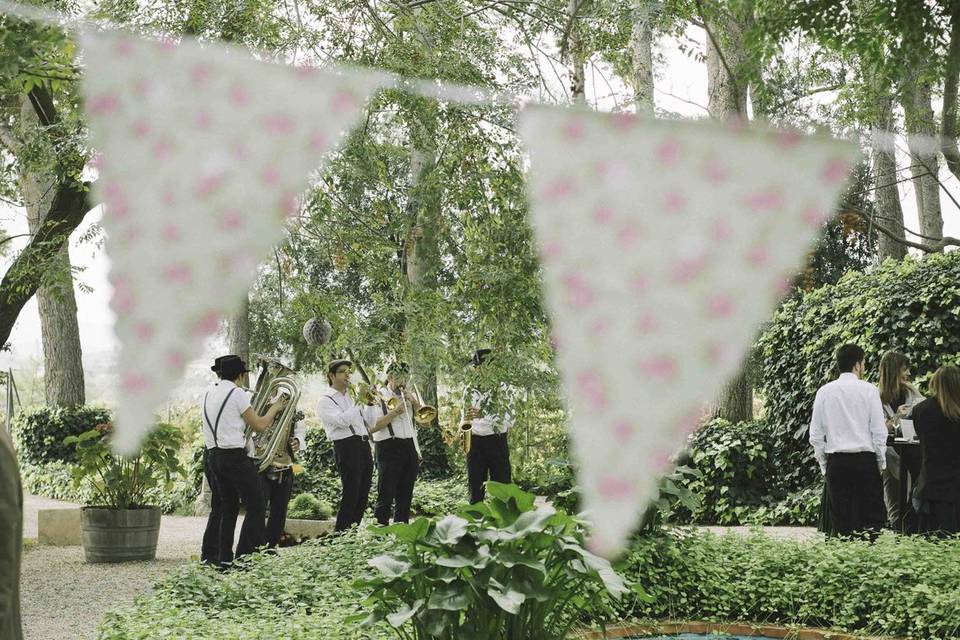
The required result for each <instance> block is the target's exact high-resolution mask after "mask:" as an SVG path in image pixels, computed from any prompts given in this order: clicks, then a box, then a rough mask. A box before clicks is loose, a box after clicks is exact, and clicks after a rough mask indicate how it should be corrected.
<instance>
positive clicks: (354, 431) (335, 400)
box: [326, 395, 357, 435]
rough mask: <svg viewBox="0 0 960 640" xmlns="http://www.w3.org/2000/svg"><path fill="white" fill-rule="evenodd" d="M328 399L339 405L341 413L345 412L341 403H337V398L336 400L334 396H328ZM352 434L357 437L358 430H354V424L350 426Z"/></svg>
mask: <svg viewBox="0 0 960 640" xmlns="http://www.w3.org/2000/svg"><path fill="white" fill-rule="evenodd" d="M326 397H328V398H330V399H331V400H333V404H335V405H337V409H340V410H341V411H342V410H343V409H342V408H341V407H340V403H339V402H337V399H336V398H334V397H333V396H329V395H328V396H326ZM350 433H351V435H357V430H356V429H354V428H353V424H352V423H351V424H350Z"/></svg>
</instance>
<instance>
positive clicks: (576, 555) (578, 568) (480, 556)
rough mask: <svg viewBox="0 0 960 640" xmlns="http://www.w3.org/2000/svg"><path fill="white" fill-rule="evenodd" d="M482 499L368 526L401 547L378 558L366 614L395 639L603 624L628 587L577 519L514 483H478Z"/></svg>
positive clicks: (550, 635) (547, 634) (550, 636)
mask: <svg viewBox="0 0 960 640" xmlns="http://www.w3.org/2000/svg"><path fill="white" fill-rule="evenodd" d="M487 495H488V497H487V499H486V501H484V502H483V503H480V504H476V505H472V506H469V507H466V508H464V509H463V510H461V512H460V515H448V516H446V517H444V518H442V519H440V520H430V519H427V518H419V519H417V520H416V521H414V522H412V523H410V524H394V525H391V526H389V527H383V528H380V529H377V530H375V531H376V533H378V534H379V535H388V536H391V537H392V538H393V539H394V540H395V543H394V545H393V546H394V548H395V547H396V546H398V545H402V546H403V547H405V549H404V550H403V551H402V552H394V553H392V554H390V555H382V556H378V557H376V558H374V559H372V560H371V561H370V565H371V566H373V567H375V568H376V569H377V570H378V571H379V575H378V576H376V577H374V578H367V579H362V580H360V581H358V583H357V584H358V585H359V586H363V587H366V588H368V589H371V590H372V593H371V595H370V597H369V598H367V603H368V604H370V605H371V606H372V608H373V610H372V611H371V612H370V614H369V615H367V616H366V617H365V618H364V616H362V615H360V616H358V617H357V618H356V619H358V620H359V619H364V621H363V625H364V626H371V625H374V624H376V623H378V622H380V621H383V620H386V621H387V622H388V624H389V625H390V626H391V628H393V629H394V630H395V633H396V636H397V637H399V638H416V639H417V640H425V639H427V638H436V639H441V640H454V639H457V638H500V639H503V640H511V639H516V640H528V639H529V638H537V639H538V640H559V639H561V638H565V637H567V634H568V633H569V632H570V630H571V628H572V627H573V626H574V625H575V624H576V622H577V621H578V620H579V619H580V618H581V617H582V616H583V615H585V614H587V613H589V614H591V615H592V616H593V617H594V619H599V620H601V621H603V620H604V619H605V618H606V616H607V615H609V614H610V613H611V612H612V609H611V607H610V601H611V600H614V599H619V598H620V597H621V596H623V595H624V594H625V593H627V591H628V589H627V587H626V584H625V583H624V581H623V580H622V578H621V577H620V576H619V575H617V573H616V572H615V571H614V570H613V569H612V568H611V566H610V563H609V562H607V561H606V560H604V559H602V558H599V557H597V556H595V555H593V554H592V553H590V552H588V551H587V550H586V549H584V548H583V546H582V542H583V535H582V529H581V525H580V521H578V520H577V519H575V518H573V517H571V516H568V515H567V514H565V513H563V512H558V511H556V510H555V509H554V508H553V507H551V506H549V505H543V506H541V507H539V508H536V509H535V508H534V504H533V502H534V496H533V495H532V494H530V493H527V492H525V491H523V490H521V489H520V488H519V487H517V486H515V485H506V484H500V483H497V482H488V483H487Z"/></svg>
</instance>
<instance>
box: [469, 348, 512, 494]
mask: <svg viewBox="0 0 960 640" xmlns="http://www.w3.org/2000/svg"><path fill="white" fill-rule="evenodd" d="M489 357H490V349H478V350H477V351H476V353H474V354H473V366H474V367H480V366H482V365H483V364H484V362H486V361H487V360H488V359H489ZM470 400H471V401H470V406H469V407H468V408H467V409H466V411H465V413H464V420H462V421H461V423H463V422H464V421H465V422H469V423H470V424H471V429H470V432H471V437H470V441H471V444H470V452H469V453H468V454H467V484H468V485H469V488H470V504H475V503H477V502H483V498H484V496H485V494H486V491H485V489H484V483H485V482H486V481H487V480H488V479H489V480H493V481H494V482H502V483H505V484H509V483H510V477H511V474H510V447H509V445H508V444H507V432H508V431H509V430H510V427H512V426H513V417H512V416H511V415H510V414H509V413H504V414H503V415H502V416H499V415H496V414H493V413H490V412H489V411H490V409H491V408H492V407H490V406H489V405H490V402H491V398H490V394H489V393H482V392H480V391H479V390H474V391H473V393H472V395H471V399H470Z"/></svg>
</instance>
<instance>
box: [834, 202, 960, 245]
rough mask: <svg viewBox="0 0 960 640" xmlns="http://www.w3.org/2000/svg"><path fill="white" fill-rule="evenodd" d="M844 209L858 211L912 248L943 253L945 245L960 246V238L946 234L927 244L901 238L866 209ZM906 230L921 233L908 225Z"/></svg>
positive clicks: (896, 239)
mask: <svg viewBox="0 0 960 640" xmlns="http://www.w3.org/2000/svg"><path fill="white" fill-rule="evenodd" d="M844 211H852V212H853V213H856V214H857V215H859V216H860V217H861V218H863V219H864V220H866V221H867V222H869V223H870V224H871V225H873V228H874V229H876V230H877V231H879V232H880V233H882V234H883V235H885V236H887V237H888V238H890V239H891V240H893V241H894V242H897V243H899V244H902V245H906V246H908V247H910V248H912V249H919V250H920V251H923V252H924V253H941V252H942V251H943V250H944V248H945V247H960V238H953V237H951V236H944V237H942V238H939V239H937V240H935V241H933V242H930V243H926V244H925V243H922V242H913V241H912V240H907V239H905V238H901V237H900V236H898V235H897V234H896V233H894V232H893V231H891V230H890V229H888V228H887V227H885V226H883V225H882V224H880V223H879V222H877V219H876V216H872V215H870V214H869V213H867V212H866V211H863V210H862V209H854V208H852V207H849V208H844ZM904 231H906V232H907V233H909V234H910V235H913V236H918V237H919V234H917V233H914V232H912V231H910V230H908V229H907V228H906V227H904Z"/></svg>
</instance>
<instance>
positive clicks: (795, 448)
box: [758, 251, 960, 489]
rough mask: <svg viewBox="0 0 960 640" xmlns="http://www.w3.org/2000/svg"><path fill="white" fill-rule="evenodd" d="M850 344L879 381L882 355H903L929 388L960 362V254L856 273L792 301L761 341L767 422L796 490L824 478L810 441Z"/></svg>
mask: <svg viewBox="0 0 960 640" xmlns="http://www.w3.org/2000/svg"><path fill="white" fill-rule="evenodd" d="M845 342H856V343H857V344H859V345H860V346H861V347H863V349H864V350H865V351H866V353H867V374H868V379H870V380H871V381H872V382H876V381H877V377H878V375H879V371H878V369H879V364H880V358H881V357H882V355H883V354H884V353H885V352H886V351H888V350H891V349H896V350H899V351H902V352H903V353H905V354H906V355H907V356H909V357H910V359H911V360H912V362H913V371H914V373H915V374H916V377H917V380H918V381H919V382H920V383H921V386H923V383H925V381H926V380H927V379H928V377H929V375H930V374H932V373H933V371H935V370H936V369H937V367H939V366H940V365H941V364H943V363H945V362H960V251H954V252H951V253H948V254H945V255H944V254H934V255H930V256H926V257H925V258H923V259H907V260H904V261H903V262H893V261H887V262H885V263H884V264H883V265H882V266H881V267H880V268H878V269H876V270H875V271H872V272H870V273H856V272H851V273H849V274H847V275H846V276H844V277H843V278H842V279H841V280H840V281H839V282H838V283H837V284H836V285H831V286H826V287H821V288H819V289H816V290H814V291H810V292H808V293H804V294H801V295H799V296H798V297H795V298H792V299H790V300H788V301H787V302H786V303H784V304H783V305H782V306H781V307H780V309H779V310H778V311H777V313H776V315H775V316H774V318H773V321H772V322H771V324H770V325H769V326H768V327H767V329H766V330H765V331H764V332H763V334H762V335H761V337H760V340H759V344H758V351H759V361H760V367H759V368H760V372H761V374H760V375H761V380H760V386H761V387H762V389H763V391H764V393H765V395H766V408H767V420H768V421H769V423H770V424H771V425H772V426H773V427H775V428H776V429H777V434H776V435H777V442H778V446H777V447H776V448H775V449H772V450H771V451H772V452H773V453H774V454H775V455H776V464H777V466H778V468H779V470H780V471H779V478H780V479H781V480H782V481H783V482H784V483H785V484H786V485H787V486H788V487H790V488H793V489H803V488H807V487H810V486H811V485H812V484H814V483H815V482H816V481H817V476H818V475H819V470H818V469H817V465H816V463H815V462H814V461H813V459H812V450H811V448H810V445H809V444H808V442H807V429H808V427H809V423H810V413H811V411H812V409H813V398H814V395H815V394H816V391H817V388H818V387H820V386H821V385H822V384H824V383H825V382H827V381H828V380H829V379H831V378H832V377H833V375H832V369H833V354H834V351H835V350H836V348H837V347H839V346H840V345H841V344H843V343H845Z"/></svg>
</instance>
